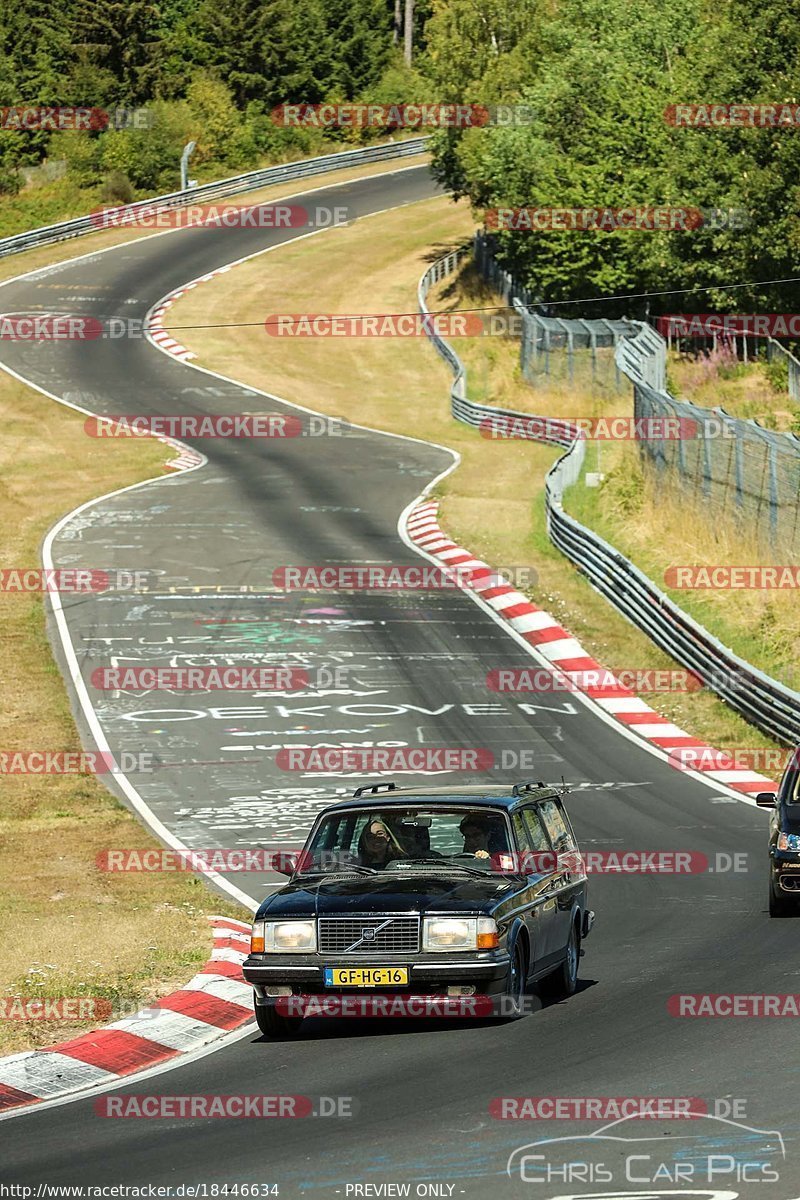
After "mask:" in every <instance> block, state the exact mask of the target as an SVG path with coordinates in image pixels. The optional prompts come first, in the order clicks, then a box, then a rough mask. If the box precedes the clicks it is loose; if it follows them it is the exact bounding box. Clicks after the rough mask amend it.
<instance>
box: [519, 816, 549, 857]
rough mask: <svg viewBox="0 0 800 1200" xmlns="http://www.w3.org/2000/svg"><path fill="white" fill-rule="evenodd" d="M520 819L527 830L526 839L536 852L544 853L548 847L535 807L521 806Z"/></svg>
mask: <svg viewBox="0 0 800 1200" xmlns="http://www.w3.org/2000/svg"><path fill="white" fill-rule="evenodd" d="M522 819H523V821H524V822H525V828H526V830H527V831H528V841H529V842H530V844H531V848H532V849H533V850H534V851H535V852H536V853H537V854H545V853H547V851H548V850H549V849H550V843H549V842H548V840H547V834H546V833H545V829H544V825H543V824H542V820H541V817H540V816H539V814H538V812H537V811H536V809H535V808H523V810H522Z"/></svg>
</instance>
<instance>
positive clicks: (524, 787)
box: [511, 779, 550, 796]
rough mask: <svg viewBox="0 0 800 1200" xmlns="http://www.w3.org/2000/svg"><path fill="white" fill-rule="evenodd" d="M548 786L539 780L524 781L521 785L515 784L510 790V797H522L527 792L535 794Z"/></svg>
mask: <svg viewBox="0 0 800 1200" xmlns="http://www.w3.org/2000/svg"><path fill="white" fill-rule="evenodd" d="M549 786H550V785H549V784H547V783H543V782H542V780H541V779H524V780H523V781H522V783H515V784H514V786H513V787H512V789H511V795H512V796H524V795H525V794H526V793H527V792H536V791H538V790H539V788H546V787H549Z"/></svg>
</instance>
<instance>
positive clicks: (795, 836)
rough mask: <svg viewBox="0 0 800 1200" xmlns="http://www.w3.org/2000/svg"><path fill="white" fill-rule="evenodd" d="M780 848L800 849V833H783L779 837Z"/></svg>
mask: <svg viewBox="0 0 800 1200" xmlns="http://www.w3.org/2000/svg"><path fill="white" fill-rule="evenodd" d="M778 849H779V850H800V833H782V834H781V835H780V836H779V838H778Z"/></svg>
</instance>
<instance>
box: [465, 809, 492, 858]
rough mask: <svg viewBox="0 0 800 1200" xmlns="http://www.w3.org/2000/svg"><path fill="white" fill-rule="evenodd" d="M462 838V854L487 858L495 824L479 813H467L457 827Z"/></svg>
mask: <svg viewBox="0 0 800 1200" xmlns="http://www.w3.org/2000/svg"><path fill="white" fill-rule="evenodd" d="M458 828H459V830H460V832H461V834H462V836H463V838H464V850H463V853H464V854H473V855H474V856H475V858H489V857H490V856H491V854H492V850H491V849H490V848H489V843H490V841H491V839H492V835H493V834H495V833H496V832H497V822H496V821H495V820H493V819H492V818H491V817H484V816H482V814H481V813H467V815H466V816H465V817H464V819H463V820H462V821H461V824H460V825H459V827H458Z"/></svg>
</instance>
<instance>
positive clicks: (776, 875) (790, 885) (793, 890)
mask: <svg viewBox="0 0 800 1200" xmlns="http://www.w3.org/2000/svg"><path fill="white" fill-rule="evenodd" d="M772 873H773V879H774V881H775V884H776V886H777V887H778V888H779V889H780V890H781V891H782V892H785V893H786V894H787V895H790V896H796V897H797V899H798V900H800V854H797V853H796V852H792V851H789V850H775V851H773V853H772Z"/></svg>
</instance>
